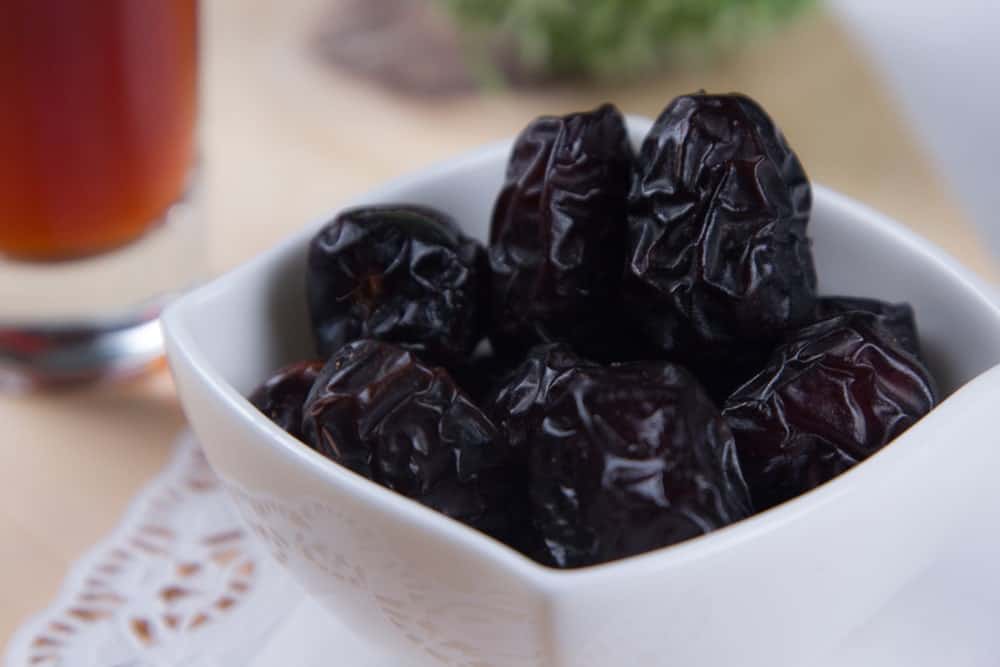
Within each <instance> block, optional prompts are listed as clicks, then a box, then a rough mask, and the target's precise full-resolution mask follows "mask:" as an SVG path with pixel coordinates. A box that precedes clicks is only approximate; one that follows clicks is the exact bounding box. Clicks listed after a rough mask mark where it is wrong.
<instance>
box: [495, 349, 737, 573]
mask: <svg viewBox="0 0 1000 667" xmlns="http://www.w3.org/2000/svg"><path fill="white" fill-rule="evenodd" d="M499 398H500V400H499V402H498V403H497V406H496V407H497V409H498V410H499V411H505V412H506V413H507V415H506V417H499V416H498V417H497V419H498V421H499V422H500V423H503V424H506V425H507V427H508V428H509V429H510V430H509V434H510V437H512V438H513V439H514V440H515V445H516V446H520V447H523V448H524V452H523V453H524V454H525V455H526V459H527V483H528V491H529V497H530V507H531V515H532V522H533V525H534V528H535V531H536V534H537V536H538V537H539V538H540V540H539V546H540V549H539V552H537V553H535V554H533V555H535V557H536V558H538V559H539V560H541V561H542V562H544V563H547V564H549V565H554V566H557V567H580V566H585V565H592V564H596V563H602V562H605V561H609V560H614V559H616V558H623V557H626V556H630V555H634V554H638V553H642V552H644V551H648V550H650V549H655V548H658V547H662V546H666V545H669V544H673V543H676V542H680V541H682V540H686V539H689V538H691V537H695V536H697V535H702V534H704V533H706V532H708V531H710V530H713V529H715V528H718V527H720V526H724V525H726V524H728V523H731V522H733V521H736V520H738V519H741V518H743V517H745V516H747V515H748V513H749V510H750V503H749V497H748V495H747V490H746V487H745V485H744V482H743V479H742V477H741V474H740V470H739V464H738V462H737V460H736V452H735V446H734V444H733V438H732V434H731V433H730V432H729V429H728V427H727V426H726V424H725V422H724V421H723V419H722V417H721V415H720V414H719V412H718V410H717V409H716V408H715V406H714V405H713V404H712V402H711V401H710V400H709V399H708V397H707V396H706V395H705V393H704V392H703V391H702V389H701V388H700V387H699V385H698V383H697V382H696V381H695V380H694V378H693V377H692V376H691V375H689V374H688V373H687V372H686V371H684V370H683V369H682V368H680V367H679V366H676V365H673V364H669V363H665V362H643V363H630V364H622V365H615V366H598V365H595V364H590V363H587V362H580V361H579V360H574V358H573V356H572V354H571V353H569V352H568V351H567V350H566V349H565V348H561V347H559V346H546V347H543V348H540V349H536V350H535V351H534V352H533V353H532V355H531V356H530V357H529V360H528V361H527V362H526V363H525V364H524V365H523V366H522V368H521V369H519V370H518V371H516V372H515V374H514V376H513V377H512V378H511V381H510V383H509V385H508V386H507V387H505V388H504V389H503V390H502V391H501V392H500V393H499Z"/></svg>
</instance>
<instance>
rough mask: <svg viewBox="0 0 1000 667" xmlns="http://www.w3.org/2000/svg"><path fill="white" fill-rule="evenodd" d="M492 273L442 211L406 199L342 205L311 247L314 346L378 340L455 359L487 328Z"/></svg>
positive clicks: (432, 357) (437, 358) (327, 348)
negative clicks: (350, 206)
mask: <svg viewBox="0 0 1000 667" xmlns="http://www.w3.org/2000/svg"><path fill="white" fill-rule="evenodd" d="M488 271H489V267H488V262H487V260H486V253H485V250H484V249H483V247H482V246H481V245H480V244H479V243H477V242H476V241H474V240H472V239H469V238H467V237H465V236H463V235H462V233H461V232H460V231H459V230H458V228H457V227H456V226H455V223H454V222H452V220H451V219H450V218H448V217H447V216H446V215H444V214H443V213H440V212H438V211H434V210H431V209H428V208H423V207H419V206H408V205H380V206H369V207H362V208H355V209H350V210H348V211H344V212H343V213H341V214H340V215H338V216H337V217H336V218H335V219H334V220H333V221H332V222H330V223H329V224H328V225H327V226H326V227H324V228H323V229H322V230H320V232H319V233H318V234H317V235H316V236H315V238H314V239H313V241H312V244H311V245H310V248H309V260H308V268H307V272H306V292H307V298H308V304H309V313H310V315H311V318H312V324H313V330H314V333H315V335H316V339H317V341H318V344H319V349H320V352H321V353H322V354H323V355H325V356H329V355H330V354H333V353H334V352H336V351H337V350H338V349H340V347H341V346H342V345H344V344H345V343H349V342H351V341H353V340H358V339H361V338H374V339H378V340H383V341H388V342H393V343H396V344H398V345H401V346H403V347H406V348H407V349H411V350H414V351H416V352H418V353H419V354H420V355H421V356H422V357H424V358H426V359H427V360H428V361H434V362H437V363H442V364H452V363H460V362H461V361H463V360H464V359H465V358H466V357H467V355H468V354H469V353H470V352H471V351H472V349H473V348H474V347H475V345H476V343H477V342H478V341H479V340H480V339H481V338H482V335H483V323H484V320H485V318H486V317H487V315H488V307H487V305H486V303H487V302H488V301H487V298H488V290H489V276H488Z"/></svg>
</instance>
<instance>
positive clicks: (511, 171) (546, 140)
mask: <svg viewBox="0 0 1000 667" xmlns="http://www.w3.org/2000/svg"><path fill="white" fill-rule="evenodd" d="M632 159H633V157H632V148H631V145H630V144H629V139H628V134H627V132H626V130H625V123H624V119H623V118H622V116H621V113H620V112H619V111H618V110H617V109H616V108H615V107H614V106H612V105H610V104H606V105H604V106H602V107H599V108H598V109H595V110H593V111H590V112H583V113H575V114H570V115H567V116H562V117H553V116H543V117H541V118H538V119H537V120H535V121H534V122H533V123H531V124H530V125H529V126H528V127H527V128H525V129H524V131H523V132H521V134H520V136H519V137H518V138H517V140H516V141H515V143H514V148H513V151H512V152H511V156H510V161H509V163H508V165H507V175H506V180H505V183H504V186H503V189H502V190H501V191H500V194H499V196H498V197H497V200H496V204H495V206H494V210H493V220H492V225H491V228H490V244H489V257H490V267H491V269H492V273H493V277H492V285H493V320H492V323H493V334H492V336H491V337H492V338H493V340H494V342H495V343H497V344H498V347H501V348H505V349H518V350H521V351H522V352H523V351H524V350H526V349H527V348H528V347H530V346H531V345H533V344H535V343H538V342H547V341H555V340H565V341H571V342H573V343H574V345H576V346H577V347H578V348H580V349H584V350H588V351H589V350H600V349H602V348H604V347H606V346H607V343H606V342H605V340H604V339H605V338H606V337H607V335H608V331H609V329H610V327H608V326H607V325H608V324H609V321H608V320H609V319H611V320H614V319H615V318H614V317H609V313H610V312H612V311H613V310H614V309H616V308H617V304H618V292H619V290H618V285H619V282H620V277H621V271H622V265H623V262H624V252H625V249H624V248H625V246H624V243H625V217H626V202H627V197H628V188H629V179H630V175H631V170H632Z"/></svg>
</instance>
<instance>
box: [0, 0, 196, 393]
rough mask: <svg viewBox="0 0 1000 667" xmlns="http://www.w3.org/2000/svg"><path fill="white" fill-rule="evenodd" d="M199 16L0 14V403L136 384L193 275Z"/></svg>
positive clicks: (85, 7)
mask: <svg viewBox="0 0 1000 667" xmlns="http://www.w3.org/2000/svg"><path fill="white" fill-rule="evenodd" d="M197 74H198V2H197V0H96V1H95V0H0V387H2V388H9V387H24V386H36V385H49V384H62V383H68V382H78V381H83V380H91V379H94V378H100V377H106V376H108V375H115V374H122V373H134V372H137V371H139V370H141V369H143V368H145V367H147V366H148V365H150V364H153V363H155V362H156V361H157V360H158V359H159V358H160V356H161V341H160V333H159V326H158V323H157V315H158V313H159V310H160V307H161V305H162V304H163V302H164V301H165V300H166V299H168V298H169V296H170V295H171V293H173V292H175V291H176V290H178V289H180V288H183V287H185V286H187V285H189V284H190V283H191V282H192V281H193V280H195V279H196V278H198V277H199V276H200V275H201V272H202V268H203V262H202V259H201V253H200V248H201V245H202V244H201V243H200V240H201V239H200V238H199V235H198V233H197V232H198V227H197V224H196V222H195V221H194V213H195V211H194V207H193V201H194V199H195V197H194V192H195V191H196V189H197V183H198V179H197V169H196V166H197V156H196V148H197V142H196V123H197V97H198V95H197V90H198V76H197Z"/></svg>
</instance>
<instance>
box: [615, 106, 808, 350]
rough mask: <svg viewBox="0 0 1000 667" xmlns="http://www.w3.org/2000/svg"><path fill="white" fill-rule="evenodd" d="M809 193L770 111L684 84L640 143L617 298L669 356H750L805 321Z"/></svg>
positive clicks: (646, 333) (650, 337)
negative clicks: (688, 89)
mask: <svg viewBox="0 0 1000 667" xmlns="http://www.w3.org/2000/svg"><path fill="white" fill-rule="evenodd" d="M811 203H812V197H811V190H810V186H809V181H808V179H807V177H806V174H805V171H804V170H803V169H802V165H801V164H800V163H799V160H798V158H797V157H796V156H795V153H793V152H792V150H791V149H790V148H789V147H788V144H787V143H786V142H785V138H784V137H783V136H782V134H781V132H780V131H779V130H778V128H777V127H775V125H774V122H773V121H772V120H771V119H770V118H769V117H768V116H767V114H766V113H765V112H764V111H763V110H762V109H761V108H760V106H758V105H757V103H756V102H754V101H753V100H751V99H749V98H747V97H744V96H742V95H735V94H734V95H706V94H698V95H687V96H683V97H678V98H677V99H675V100H674V101H673V102H672V103H671V104H670V105H669V106H668V107H667V108H666V109H665V110H664V111H663V113H662V114H661V115H660V117H659V118H658V119H657V121H656V123H655V124H654V125H653V128H652V129H651V130H650V132H649V135H648V136H647V137H646V139H645V141H644V142H643V144H642V149H641V151H640V154H639V157H638V160H637V168H636V173H635V177H634V178H633V181H632V187H631V191H630V194H629V218H628V241H627V268H626V271H625V274H626V275H625V284H624V287H623V290H624V298H625V300H626V304H627V308H628V310H629V312H630V314H631V316H632V317H633V319H634V321H635V322H636V324H637V325H638V326H639V327H640V328H641V329H642V331H643V332H644V334H645V336H646V337H647V338H648V340H649V341H650V342H651V343H653V344H655V345H656V346H657V347H658V348H659V349H661V350H663V351H664V352H666V353H668V354H670V355H672V358H674V359H676V360H678V361H681V362H684V363H686V359H687V358H689V357H691V356H697V357H708V358H724V359H728V358H732V357H733V356H736V357H741V356H742V357H755V356H759V355H760V354H761V348H762V347H766V346H767V345H770V344H773V343H774V342H776V341H777V340H779V339H780V338H781V336H782V335H783V334H784V333H785V332H786V331H787V330H789V329H790V328H794V327H797V326H799V325H801V324H804V323H806V322H807V321H808V319H809V317H810V316H811V314H812V311H813V308H814V299H815V288H816V273H815V269H814V267H813V259H812V254H811V250H810V245H809V244H810V242H809V239H808V238H807V236H806V223H807V221H808V219H809V212H810V208H811Z"/></svg>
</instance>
